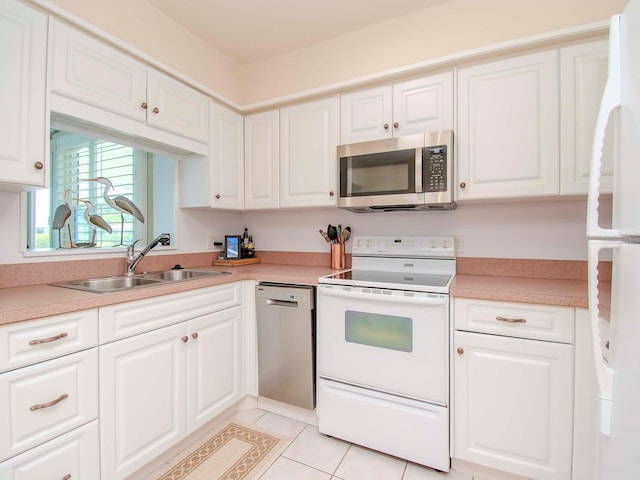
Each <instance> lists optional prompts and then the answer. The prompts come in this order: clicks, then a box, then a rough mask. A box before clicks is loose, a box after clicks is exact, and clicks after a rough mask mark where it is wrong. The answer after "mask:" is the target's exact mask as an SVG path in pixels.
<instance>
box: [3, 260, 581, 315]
mask: <svg viewBox="0 0 640 480" xmlns="http://www.w3.org/2000/svg"><path fill="white" fill-rule="evenodd" d="M192 268H197V269H199V270H223V271H226V272H229V274H228V275H220V276H215V277H208V278H200V279H196V280H188V281H183V282H175V283H168V284H164V285H160V286H153V287H148V288H137V289H132V290H128V291H124V292H116V293H91V292H85V291H81V290H73V289H69V288H60V287H55V286H51V285H30V286H22V287H9V288H0V325H2V324H7V323H13V322H19V321H23V320H31V319H35V318H40V317H47V316H50V315H57V314H61V313H67V312H73V311H77V310H84V309H88V308H96V307H102V306H105V305H112V304H115V303H122V302H130V301H133V300H139V299H143V298H150V297H156V296H160V295H166V294H170V293H177V292H183V291H186V290H192V289H194V288H203V287H209V286H214V285H222V284H225V283H230V282H237V281H240V280H258V281H269V282H278V283H291V284H301V285H316V284H317V283H318V277H321V276H324V275H329V274H331V273H334V272H335V271H334V270H331V269H330V268H328V267H317V266H298V265H279V264H264V263H262V264H256V265H247V266H241V267H211V266H206V267H192ZM451 295H452V296H454V297H467V298H480V299H488V300H500V301H509V302H523V303H538V304H548V305H564V306H572V307H583V308H586V307H587V306H588V304H587V282H586V281H581V280H549V279H535V278H518V277H503V276H485V275H457V276H456V278H455V280H454V283H453V285H452V288H451Z"/></svg>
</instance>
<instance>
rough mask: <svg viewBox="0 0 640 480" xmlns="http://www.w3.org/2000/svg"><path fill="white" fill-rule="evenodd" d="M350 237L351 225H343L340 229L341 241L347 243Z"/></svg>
mask: <svg viewBox="0 0 640 480" xmlns="http://www.w3.org/2000/svg"><path fill="white" fill-rule="evenodd" d="M350 237H351V227H345V228H344V230H343V231H342V243H347V241H348V240H349V238H350Z"/></svg>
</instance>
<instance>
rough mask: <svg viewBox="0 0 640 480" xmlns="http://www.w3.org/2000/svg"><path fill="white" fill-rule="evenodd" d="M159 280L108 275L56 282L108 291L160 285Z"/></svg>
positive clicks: (62, 285) (68, 286)
mask: <svg viewBox="0 0 640 480" xmlns="http://www.w3.org/2000/svg"><path fill="white" fill-rule="evenodd" d="M159 283H161V282H160V281H159V280H154V279H152V278H143V277H139V276H134V277H124V276H123V277H106V278H89V279H87V280H76V281H74V282H67V283H56V284H53V285H55V286H56V287H67V288H75V289H77V290H86V291H88V292H97V293H107V292H118V291H121V290H128V289H130V288H134V287H146V286H151V285H158V284H159Z"/></svg>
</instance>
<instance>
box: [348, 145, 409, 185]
mask: <svg viewBox="0 0 640 480" xmlns="http://www.w3.org/2000/svg"><path fill="white" fill-rule="evenodd" d="M415 165H416V150H415V149H411V150H401V151H397V152H387V153H374V154H368V155H357V156H353V157H342V158H341V159H340V195H341V196H343V197H361V196H366V195H393V194H403V193H415V191H416V187H415V169H416V167H415Z"/></svg>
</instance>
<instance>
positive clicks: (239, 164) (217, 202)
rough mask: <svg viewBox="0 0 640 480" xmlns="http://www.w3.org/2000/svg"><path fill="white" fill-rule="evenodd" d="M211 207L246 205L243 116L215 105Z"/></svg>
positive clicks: (213, 107) (240, 208)
mask: <svg viewBox="0 0 640 480" xmlns="http://www.w3.org/2000/svg"><path fill="white" fill-rule="evenodd" d="M211 108H212V113H211V122H212V125H211V143H210V145H209V150H210V151H211V154H210V157H211V158H210V160H211V185H212V187H211V206H212V207H217V208H227V209H235V210H242V209H243V208H244V141H243V122H242V115H239V114H237V113H236V112H233V111H231V110H229V109H228V108H224V107H222V106H220V105H216V104H213V103H212V104H211Z"/></svg>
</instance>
